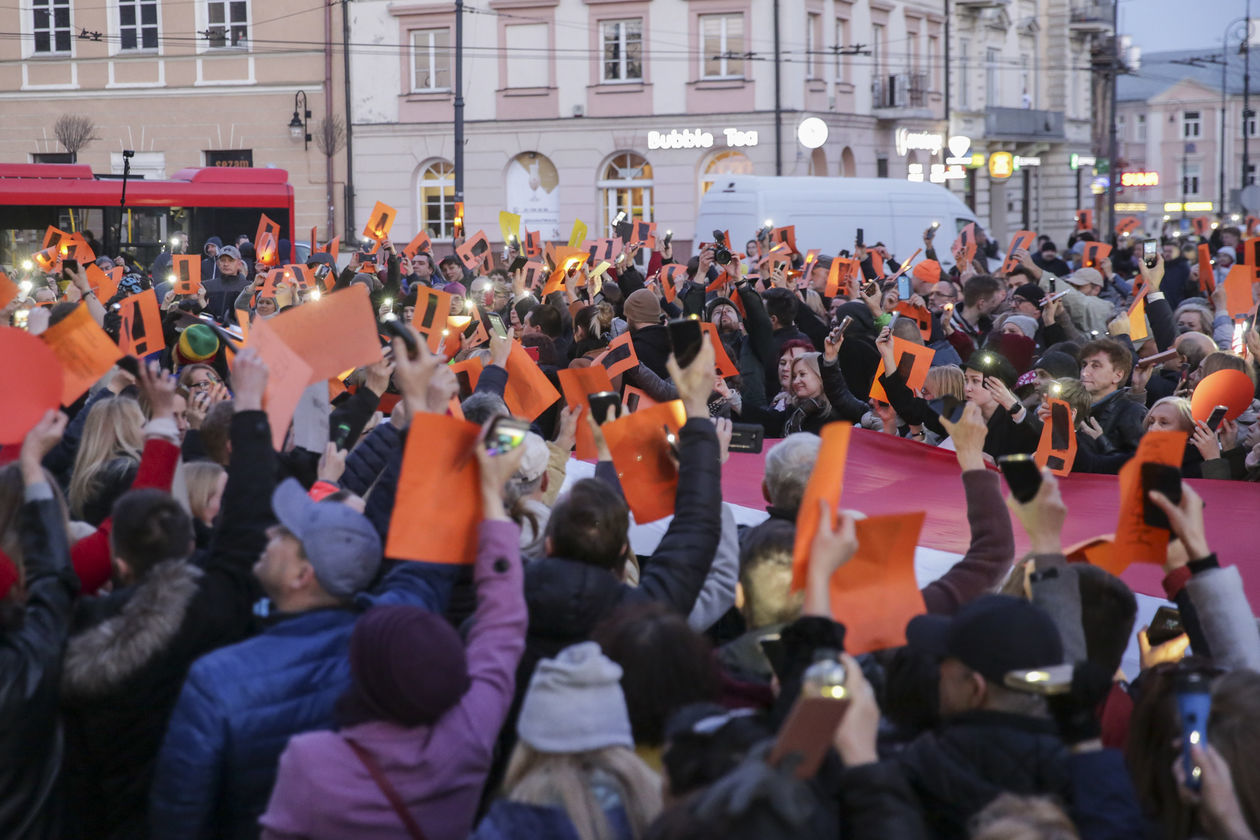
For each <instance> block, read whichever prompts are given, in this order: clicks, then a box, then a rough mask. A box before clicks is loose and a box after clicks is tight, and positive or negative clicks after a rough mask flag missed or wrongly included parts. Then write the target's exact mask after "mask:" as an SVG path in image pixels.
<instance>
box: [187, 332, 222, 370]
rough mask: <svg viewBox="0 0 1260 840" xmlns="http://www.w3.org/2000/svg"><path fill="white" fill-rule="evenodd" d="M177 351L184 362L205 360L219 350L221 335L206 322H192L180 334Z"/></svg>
mask: <svg viewBox="0 0 1260 840" xmlns="http://www.w3.org/2000/svg"><path fill="white" fill-rule="evenodd" d="M176 352H177V353H178V354H179V358H180V360H181V363H182V364H192V363H193V362H204V361H205V360H206V359H212V358H214V355H215V354H216V353H218V352H219V337H218V336H217V335H215V334H214V330H212V329H210V328H209V327H207V326H206V325H205V324H192V325H191V326H189V327H186V328H185V329H184V331H183V332H182V333H180V334H179V344H178V345H177V346H176Z"/></svg>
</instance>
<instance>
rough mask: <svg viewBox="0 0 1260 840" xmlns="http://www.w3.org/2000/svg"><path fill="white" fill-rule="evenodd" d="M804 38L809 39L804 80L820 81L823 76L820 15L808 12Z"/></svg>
mask: <svg viewBox="0 0 1260 840" xmlns="http://www.w3.org/2000/svg"><path fill="white" fill-rule="evenodd" d="M805 36H806V37H807V38H808V39H809V58H808V64H806V65H805V66H806V67H808V68H809V70H808V72H807V73H806V76H805V78H807V79H821V78H822V75H823V69H822V68H823V44H822V14H821V13H819V12H810V13H809V14H808V15H806V16H805Z"/></svg>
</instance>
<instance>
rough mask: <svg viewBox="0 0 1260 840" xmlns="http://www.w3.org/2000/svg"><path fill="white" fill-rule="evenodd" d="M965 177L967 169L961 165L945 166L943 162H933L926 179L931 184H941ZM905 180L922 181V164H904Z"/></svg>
mask: <svg viewBox="0 0 1260 840" xmlns="http://www.w3.org/2000/svg"><path fill="white" fill-rule="evenodd" d="M966 177H967V171H966V170H965V169H963V168H962V167H961V166H946V165H945V164H943V163H934V164H932V166H931V169H929V170H928V174H927V180H929V181H931V182H932V183H933V184H943V183H945V182H946V181H958V180H961V179H963V178H966ZM906 180H907V181H915V182H917V183H922V181H923V180H924V178H923V164H921V163H911V164H909V165H908V166H906Z"/></svg>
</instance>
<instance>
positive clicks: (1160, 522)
mask: <svg viewBox="0 0 1260 840" xmlns="http://www.w3.org/2000/svg"><path fill="white" fill-rule="evenodd" d="M1152 490H1158V491H1159V492H1160V493H1163V494H1164V495H1165V496H1166V497H1168V501H1170V502H1172V503H1173V504H1174V505H1179V504H1181V470H1179V469H1177V468H1176V467H1170V466H1167V465H1166V464H1143V465H1142V521H1143V522H1145V523H1146V524H1147V525H1149V526H1151V527H1152V528H1163V529H1164V530H1165V531H1171V530H1172V525H1171V524H1170V523H1169V522H1168V516H1167V515H1166V514H1165V513H1164V512H1163V511H1162V510H1160V509H1159V508H1158V507H1156V505H1155V503H1154V502H1152V501H1151V499H1150V496H1149V495H1148V494H1149V493H1150V491H1152Z"/></svg>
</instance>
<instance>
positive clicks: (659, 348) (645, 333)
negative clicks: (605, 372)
mask: <svg viewBox="0 0 1260 840" xmlns="http://www.w3.org/2000/svg"><path fill="white" fill-rule="evenodd" d="M630 341H631V343H633V344H634V352H635V354H636V355H637V356H638V357H639V361H640V362H641V363H642V364H643V365H644V366H646V367H647V369H648V370H650V371H652V373H655V374H656V375H657V376H659V377H660V378H661V379H669V370H668V369H666V367H665V360H666V359H668V358H669V354H670V353H671V352H672V351H673V348H672V347H671V346H670V343H669V330H667V329H666V328H665V326H664V324H651V325H650V326H646V327H639V328H638V329H637V330H633V331H632V332H631V333H630Z"/></svg>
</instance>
